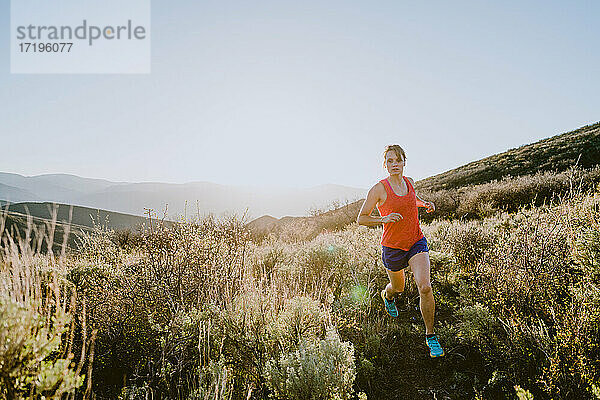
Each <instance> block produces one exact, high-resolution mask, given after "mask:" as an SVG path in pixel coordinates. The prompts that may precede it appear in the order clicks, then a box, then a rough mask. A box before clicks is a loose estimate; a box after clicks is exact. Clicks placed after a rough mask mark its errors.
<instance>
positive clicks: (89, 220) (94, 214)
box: [5, 202, 147, 230]
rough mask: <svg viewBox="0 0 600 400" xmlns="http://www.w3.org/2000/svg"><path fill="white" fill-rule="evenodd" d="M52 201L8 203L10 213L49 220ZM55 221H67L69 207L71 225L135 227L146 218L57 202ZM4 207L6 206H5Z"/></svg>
mask: <svg viewBox="0 0 600 400" xmlns="http://www.w3.org/2000/svg"><path fill="white" fill-rule="evenodd" d="M52 207H53V204H52V203H48V202H46V203H13V204H10V205H8V208H7V210H8V212H9V213H10V214H20V215H32V216H34V217H36V218H40V219H45V220H51V219H52ZM57 207H58V209H57V221H58V222H61V223H68V222H69V213H70V209H71V207H72V208H73V214H72V217H71V220H70V222H71V223H72V224H73V225H79V226H84V227H87V228H93V226H94V223H96V224H101V225H102V226H105V227H106V228H108V229H114V230H121V229H137V228H139V227H141V226H142V225H143V224H144V223H146V222H147V218H144V217H138V216H136V215H129V214H123V213H118V212H113V211H106V210H100V209H95V208H89V207H80V206H70V205H67V204H57ZM5 208H6V206H5Z"/></svg>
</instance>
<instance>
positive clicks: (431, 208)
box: [423, 201, 435, 213]
mask: <svg viewBox="0 0 600 400" xmlns="http://www.w3.org/2000/svg"><path fill="white" fill-rule="evenodd" d="M423 203H424V204H423V205H424V206H425V207H427V212H428V213H432V212H434V211H435V204H433V201H424V202H423Z"/></svg>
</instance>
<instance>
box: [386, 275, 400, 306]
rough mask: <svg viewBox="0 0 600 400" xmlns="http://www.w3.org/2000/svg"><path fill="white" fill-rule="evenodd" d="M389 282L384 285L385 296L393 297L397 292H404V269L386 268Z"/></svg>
mask: <svg viewBox="0 0 600 400" xmlns="http://www.w3.org/2000/svg"><path fill="white" fill-rule="evenodd" d="M386 271H387V274H388V277H389V278H390V283H388V284H387V286H386V287H385V297H387V298H388V300H391V299H393V298H394V297H395V296H396V295H397V294H398V293H402V292H404V270H403V269H401V270H400V271H390V270H389V269H387V268H386Z"/></svg>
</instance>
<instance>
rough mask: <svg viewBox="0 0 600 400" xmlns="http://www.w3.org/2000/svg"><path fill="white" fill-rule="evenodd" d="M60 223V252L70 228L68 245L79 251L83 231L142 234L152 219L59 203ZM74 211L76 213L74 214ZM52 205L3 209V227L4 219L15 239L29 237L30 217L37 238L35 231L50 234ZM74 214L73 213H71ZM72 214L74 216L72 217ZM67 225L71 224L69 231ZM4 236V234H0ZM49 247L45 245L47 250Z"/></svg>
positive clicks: (56, 246) (16, 205) (56, 243)
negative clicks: (79, 240)
mask: <svg viewBox="0 0 600 400" xmlns="http://www.w3.org/2000/svg"><path fill="white" fill-rule="evenodd" d="M56 206H57V210H56V224H55V233H54V244H53V250H54V251H55V252H56V251H60V247H61V245H62V242H63V234H64V232H65V231H66V230H67V229H68V230H69V232H70V235H69V238H68V242H67V245H68V247H70V248H75V247H76V243H77V236H78V235H80V234H81V232H91V231H92V230H93V228H94V225H99V226H102V227H104V228H106V229H112V230H116V231H122V230H131V231H139V230H140V229H142V227H143V226H144V225H147V224H148V219H147V218H144V217H138V216H135V215H128V214H122V213H116V212H111V211H106V210H99V209H93V208H88V207H79V206H70V205H67V204H57V205H56ZM71 209H72V211H71ZM52 210H53V204H52V203H12V204H6V203H5V202H4V204H3V206H2V215H4V214H5V213H6V215H4V217H2V215H0V228H1V227H2V223H1V220H2V218H4V225H3V227H4V230H5V231H6V232H9V233H10V234H11V236H13V237H15V236H16V235H20V236H21V237H24V236H25V232H26V231H27V227H28V216H31V219H32V222H33V225H34V232H33V236H34V237H35V231H36V230H37V231H38V232H48V229H49V227H50V226H51V221H52ZM71 212H72V214H71ZM70 214H71V215H70ZM165 224H166V225H167V226H170V225H172V223H171V222H169V221H165ZM67 225H70V226H69V227H68V228H67ZM0 235H1V232H0ZM45 249H46V244H45V243H44V245H43V246H42V250H44V251H45Z"/></svg>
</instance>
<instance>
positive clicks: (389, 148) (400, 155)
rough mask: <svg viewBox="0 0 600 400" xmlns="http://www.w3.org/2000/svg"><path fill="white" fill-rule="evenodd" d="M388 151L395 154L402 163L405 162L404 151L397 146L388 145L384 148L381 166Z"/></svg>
mask: <svg viewBox="0 0 600 400" xmlns="http://www.w3.org/2000/svg"><path fill="white" fill-rule="evenodd" d="M388 151H393V152H394V153H396V157H398V158H402V161H406V153H404V149H403V148H402V147H400V146H399V145H397V144H390V145H387V146H386V147H385V150H384V151H383V165H384V166H385V156H386V154H387V152H388Z"/></svg>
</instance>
